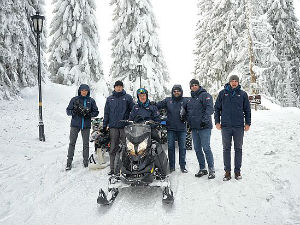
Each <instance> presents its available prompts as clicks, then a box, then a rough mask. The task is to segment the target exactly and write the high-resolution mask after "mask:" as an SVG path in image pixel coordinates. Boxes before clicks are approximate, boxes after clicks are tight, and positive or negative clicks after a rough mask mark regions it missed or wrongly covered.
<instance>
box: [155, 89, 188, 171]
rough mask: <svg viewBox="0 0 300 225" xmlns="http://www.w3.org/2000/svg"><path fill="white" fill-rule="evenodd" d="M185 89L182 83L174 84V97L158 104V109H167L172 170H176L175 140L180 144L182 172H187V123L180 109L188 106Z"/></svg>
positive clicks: (169, 154)
mask: <svg viewBox="0 0 300 225" xmlns="http://www.w3.org/2000/svg"><path fill="white" fill-rule="evenodd" d="M182 95H183V90H182V87H181V85H179V84H177V85H174V86H173V88H172V97H168V98H165V99H164V100H163V101H160V102H158V103H157V104H156V106H157V107H158V109H166V110H167V130H168V136H167V137H168V158H169V166H170V172H173V171H175V140H176V138H177V140H178V146H179V165H180V169H181V172H182V173H187V172H188V171H187V170H186V168H185V165H186V161H185V155H186V148H185V143H186V123H185V121H184V120H182V119H181V117H180V110H181V109H182V107H185V106H186V102H187V99H186V98H183V97H182Z"/></svg>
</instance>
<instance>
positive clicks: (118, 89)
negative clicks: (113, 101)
mask: <svg viewBox="0 0 300 225" xmlns="http://www.w3.org/2000/svg"><path fill="white" fill-rule="evenodd" d="M114 89H115V92H122V91H123V86H115V88H114Z"/></svg>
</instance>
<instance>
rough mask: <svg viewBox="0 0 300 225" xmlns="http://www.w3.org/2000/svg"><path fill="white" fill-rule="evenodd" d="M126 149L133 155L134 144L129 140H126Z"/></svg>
mask: <svg viewBox="0 0 300 225" xmlns="http://www.w3.org/2000/svg"><path fill="white" fill-rule="evenodd" d="M127 150H128V151H129V153H130V154H131V155H135V151H134V145H133V144H132V143H131V142H130V141H128V142H127Z"/></svg>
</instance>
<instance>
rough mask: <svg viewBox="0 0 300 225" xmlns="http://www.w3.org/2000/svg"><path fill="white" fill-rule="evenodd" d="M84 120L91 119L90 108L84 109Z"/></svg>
mask: <svg viewBox="0 0 300 225" xmlns="http://www.w3.org/2000/svg"><path fill="white" fill-rule="evenodd" d="M82 114H83V117H84V118H90V117H91V110H90V109H89V108H86V107H83V111H82Z"/></svg>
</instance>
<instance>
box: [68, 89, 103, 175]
mask: <svg viewBox="0 0 300 225" xmlns="http://www.w3.org/2000/svg"><path fill="white" fill-rule="evenodd" d="M66 111H67V115H68V116H72V120H71V130H70V144H69V149H68V159H67V166H66V170H70V169H71V168H72V161H73V156H74V150H75V144H76V141H77V137H78V133H79V132H80V131H81V135H82V141H83V153H82V155H83V165H84V167H87V166H88V158H89V137H90V129H91V117H96V116H98V114H99V111H98V108H97V105H96V102H95V100H94V99H93V98H91V97H90V88H89V86H88V85H87V84H82V85H80V87H79V89H78V96H76V97H73V98H72V99H71V101H70V103H69V105H68V107H67V109H66Z"/></svg>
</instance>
